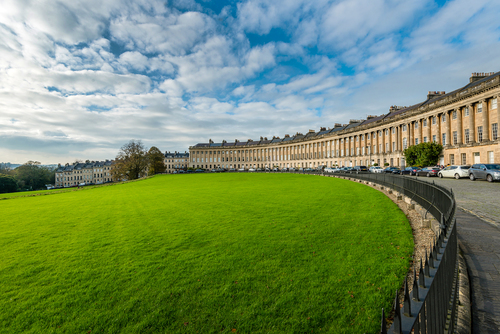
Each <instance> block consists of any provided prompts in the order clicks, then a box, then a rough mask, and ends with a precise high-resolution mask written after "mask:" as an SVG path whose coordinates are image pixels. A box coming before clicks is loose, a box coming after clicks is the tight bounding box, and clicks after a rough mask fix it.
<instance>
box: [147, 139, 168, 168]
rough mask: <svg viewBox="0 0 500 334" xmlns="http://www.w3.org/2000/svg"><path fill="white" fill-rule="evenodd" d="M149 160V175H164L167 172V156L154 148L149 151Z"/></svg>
mask: <svg viewBox="0 0 500 334" xmlns="http://www.w3.org/2000/svg"><path fill="white" fill-rule="evenodd" d="M148 158H149V171H148V174H149V175H155V174H158V173H163V172H164V171H165V156H164V155H163V153H161V151H160V150H159V149H158V148H157V147H156V146H153V147H151V148H150V149H149V151H148Z"/></svg>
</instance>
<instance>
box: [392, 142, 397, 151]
mask: <svg viewBox="0 0 500 334" xmlns="http://www.w3.org/2000/svg"><path fill="white" fill-rule="evenodd" d="M392 150H393V151H396V143H395V142H392Z"/></svg>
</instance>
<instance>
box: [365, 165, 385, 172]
mask: <svg viewBox="0 0 500 334" xmlns="http://www.w3.org/2000/svg"><path fill="white" fill-rule="evenodd" d="M368 171H369V172H370V173H383V172H384V169H383V168H382V167H380V166H372V167H370V169H369V170H368Z"/></svg>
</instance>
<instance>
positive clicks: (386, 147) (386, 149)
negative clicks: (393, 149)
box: [385, 143, 389, 152]
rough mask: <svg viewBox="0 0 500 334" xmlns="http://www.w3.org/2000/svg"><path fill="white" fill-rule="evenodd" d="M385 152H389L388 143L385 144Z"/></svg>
mask: <svg viewBox="0 0 500 334" xmlns="http://www.w3.org/2000/svg"><path fill="white" fill-rule="evenodd" d="M385 151H386V152H389V143H385Z"/></svg>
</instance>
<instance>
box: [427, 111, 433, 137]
mask: <svg viewBox="0 0 500 334" xmlns="http://www.w3.org/2000/svg"><path fill="white" fill-rule="evenodd" d="M431 127H432V117H431V116H427V140H428V141H429V143H430V142H432V131H431Z"/></svg>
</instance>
